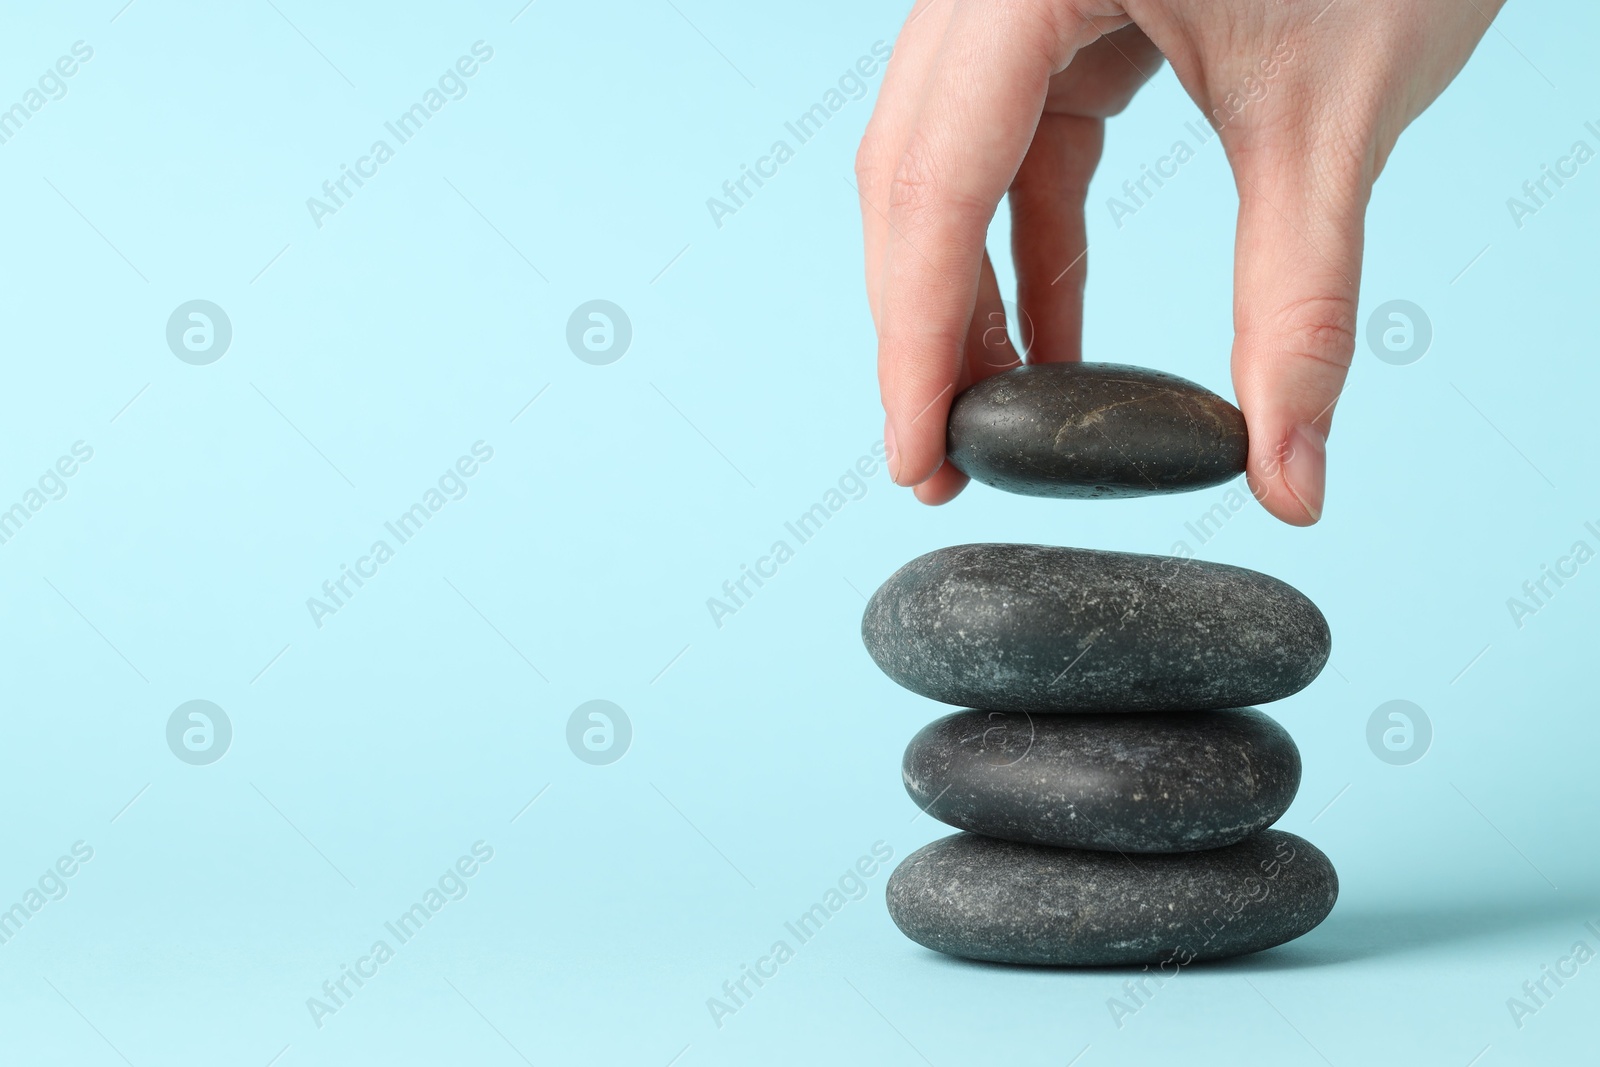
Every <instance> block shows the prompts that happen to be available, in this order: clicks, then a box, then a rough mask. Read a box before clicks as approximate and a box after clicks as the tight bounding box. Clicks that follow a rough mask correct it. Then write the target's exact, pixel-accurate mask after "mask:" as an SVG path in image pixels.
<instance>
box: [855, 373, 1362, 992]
mask: <svg viewBox="0 0 1600 1067" xmlns="http://www.w3.org/2000/svg"><path fill="white" fill-rule="evenodd" d="M949 435H950V439H949V449H948V451H949V456H950V461H951V462H952V463H954V464H955V465H956V466H957V467H959V468H960V469H961V470H962V471H964V472H965V473H967V474H968V475H970V476H971V477H973V478H974V479H976V480H978V481H982V482H985V483H988V484H990V485H993V486H996V487H998V488H1001V489H1005V490H1008V491H1011V492H1016V493H1026V494H1031V495H1035V496H1049V497H1067V498H1076V499H1083V498H1095V499H1099V498H1105V497H1124V496H1136V495H1143V494H1149V493H1161V492H1177V491H1182V490H1188V489H1198V488H1203V487H1206V486H1213V485H1220V484H1222V483H1223V482H1225V481H1228V480H1230V479H1232V478H1235V477H1237V476H1238V475H1239V473H1241V472H1242V471H1243V470H1244V464H1245V457H1246V450H1247V449H1246V445H1247V440H1246V435H1245V424H1244V419H1243V417H1242V416H1241V415H1240V413H1239V411H1238V409H1236V408H1235V407H1233V405H1231V404H1229V403H1228V402H1227V401H1226V400H1223V399H1222V398H1221V397H1218V396H1216V395H1214V394H1212V393H1210V392H1208V391H1206V390H1205V389H1202V388H1201V387H1200V386H1198V385H1195V384H1194V383H1192V382H1188V381H1185V380H1184V379H1182V378H1177V377H1174V376H1172V375H1168V374H1162V373H1158V372H1154V371H1149V370H1144V369H1140V368H1133V367H1124V366H1117V365H1113V364H1103V363H1102V364H1092V363H1090V364H1041V365H1037V366H1029V367H1022V368H1018V369H1017V370H1014V371H1010V372H1007V373H1005V374H1001V375H999V376H996V377H993V378H990V379H988V380H986V381H984V382H982V383H981V384H979V385H977V386H974V387H973V388H971V389H969V390H967V391H966V392H964V393H963V394H962V395H961V396H960V397H958V398H957V400H956V403H955V405H954V407H953V409H952V412H951V418H950V431H949ZM862 635H863V637H864V639H865V641H866V645H867V649H868V651H870V652H871V654H872V657H873V659H874V660H875V661H876V662H877V664H878V666H879V667H881V668H882V669H883V671H884V672H885V673H886V674H888V675H889V677H890V678H892V679H894V680H895V681H896V682H898V683H900V684H901V685H903V686H905V687H906V688H907V689H910V690H911V691H913V692H915V693H918V694H920V695H922V696H925V697H930V698H932V699H934V700H939V701H943V702H945V703H947V704H954V705H957V706H958V707H962V708H966V709H973V710H963V711H957V712H955V713H953V714H950V715H946V716H945V717H944V718H941V719H938V720H937V721H935V722H933V723H931V724H929V725H928V726H927V727H926V728H924V729H923V730H922V732H920V733H919V734H917V735H916V737H915V738H913V739H912V741H911V744H910V746H909V747H908V748H907V749H906V754H905V762H904V767H903V770H904V776H905V785H906V789H907V790H908V791H909V792H910V794H911V798H912V799H913V800H914V801H916V803H917V804H918V805H919V806H920V807H921V808H922V809H923V810H925V811H926V812H927V813H928V814H929V815H932V816H934V817H935V818H938V819H940V820H942V821H943V822H946V823H948V824H950V825H951V826H954V827H957V828H958V829H960V830H961V831H963V832H961V833H957V834H955V835H953V836H950V837H945V838H942V839H940V840H938V841H935V842H933V843H932V844H930V845H927V846H925V847H923V848H921V849H919V850H917V851H916V852H913V853H912V854H911V855H909V856H907V857H906V858H905V860H904V861H903V862H902V863H901V864H900V866H899V867H898V868H897V869H896V870H895V872H894V874H893V875H892V876H891V877H890V879H889V885H888V898H889V913H890V915H891V916H892V917H893V918H894V921H895V923H896V924H897V925H898V926H899V927H900V929H901V930H902V931H903V932H904V933H905V934H906V936H908V937H910V938H911V939H912V940H914V941H917V942H919V943H920V944H923V945H926V946H927V947H929V948H932V949H936V950H938V951H940V952H945V953H949V954H951V955H955V956H962V957H967V958H971V959H980V960H992V961H999V962H1005V963H1032V964H1069V965H1109V964H1134V965H1138V964H1147V965H1160V966H1163V967H1164V968H1165V967H1181V966H1185V965H1187V964H1189V963H1191V962H1194V961H1196V960H1206V959H1219V958H1222V957H1226V956H1235V955H1239V954H1242V953H1247V952H1255V951H1258V950H1260V949H1265V948H1270V947H1272V946H1274V945H1279V944H1282V943H1284V942H1286V941H1289V940H1292V939H1293V938H1296V937H1299V936H1300V935H1301V934H1304V933H1306V932H1307V931H1308V930H1310V929H1312V928H1313V927H1315V926H1316V925H1317V924H1318V923H1320V922H1321V921H1322V920H1323V919H1324V918H1325V917H1326V916H1327V914H1328V913H1329V911H1331V910H1332V908H1333V904H1334V900H1335V898H1336V897H1337V895H1338V879H1337V876H1336V875H1335V874H1334V870H1333V866H1332V865H1331V864H1330V863H1329V862H1328V858H1327V857H1326V856H1325V855H1323V853H1322V852H1320V851H1319V850H1318V849H1317V848H1315V847H1314V846H1312V845H1311V844H1310V843H1309V842H1307V841H1305V840H1303V839H1301V838H1299V837H1296V836H1295V835H1293V834H1290V833H1285V832H1283V831H1280V830H1272V829H1268V827H1270V826H1271V825H1272V824H1273V823H1274V822H1275V821H1277V819H1278V817H1279V816H1281V815H1282V814H1283V813H1284V811H1285V810H1286V809H1287V808H1288V806H1289V804H1290V802H1291V801H1292V800H1293V799H1294V795H1295V791H1296V790H1297V789H1298V788H1299V785H1300V754H1299V751H1298V750H1297V749H1296V748H1295V744H1294V741H1293V740H1292V739H1291V738H1290V737H1289V735H1288V733H1287V732H1285V731H1284V729H1283V727H1281V726H1279V725H1278V723H1277V722H1275V721H1274V720H1273V719H1271V718H1270V717H1268V716H1267V715H1265V714H1263V713H1262V712H1261V711H1258V710H1256V708H1255V707H1253V705H1256V704H1262V703H1266V702H1268V701H1273V700H1279V699H1282V698H1283V697H1287V696H1289V695H1291V694H1293V693H1295V692H1297V691H1299V690H1300V689H1302V688H1303V687H1305V686H1306V685H1307V684H1309V683H1310V682H1311V680H1312V679H1313V678H1315V677H1316V676H1317V673H1318V672H1319V671H1320V670H1321V669H1322V667H1323V665H1324V664H1325V663H1326V662H1327V658H1328V652H1329V634H1328V625H1327V622H1326V620H1324V619H1323V617H1322V613H1321V612H1319V611H1318V610H1317V608H1316V606H1315V605H1314V604H1312V603H1311V602H1310V601H1309V600H1307V599H1306V598H1305V597H1304V596H1303V595H1301V594H1300V593H1299V592H1297V591H1296V590H1295V589H1293V588H1291V587H1289V586H1288V585H1285V584H1284V583H1283V582H1280V581H1278V580H1277V579H1275V578H1271V577H1269V576H1267V575H1265V574H1259V573H1257V572H1255V571H1250V570H1245V569H1243V568H1240V567H1232V566H1227V565H1224V564H1220V563H1207V562H1202V561H1199V560H1195V559H1190V558H1179V557H1168V556H1150V555H1135V554H1132V553H1124V552H1102V551H1091V550H1088V549H1075V548H1058V547H1046V546H1039V545H1016V544H977V545H960V546H957V547H954V548H945V549H940V550H938V551H935V552H930V553H928V554H927V555H925V556H922V557H920V558H918V559H915V560H913V561H912V562H910V563H908V564H906V565H905V566H904V567H902V568H901V569H900V570H899V571H897V572H896V573H895V574H894V575H893V576H892V577H890V578H889V580H888V581H887V582H885V583H884V584H883V586H882V588H880V589H879V590H878V591H877V592H876V593H875V594H874V595H873V597H872V599H871V602H870V603H869V604H868V605H867V611H866V617H865V618H864V619H863V621H862Z"/></svg>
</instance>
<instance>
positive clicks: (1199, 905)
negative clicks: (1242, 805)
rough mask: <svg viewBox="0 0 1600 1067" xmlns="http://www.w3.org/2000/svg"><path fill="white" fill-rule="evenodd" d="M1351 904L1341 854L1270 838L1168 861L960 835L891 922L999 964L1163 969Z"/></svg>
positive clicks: (910, 874)
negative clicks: (1335, 856)
mask: <svg viewBox="0 0 1600 1067" xmlns="http://www.w3.org/2000/svg"><path fill="white" fill-rule="evenodd" d="M1338 896H1339V878H1338V875H1336V874H1335V873H1334V870H1333V865H1332V864H1331V863H1329V862H1328V857H1327V856H1325V855H1323V854H1322V852H1321V851H1320V850H1318V849H1317V848H1316V847H1315V846H1313V845H1312V844H1311V843H1310V842H1308V841H1305V840H1303V839H1301V838H1299V837H1296V836H1295V835H1294V834H1288V833H1284V832H1283V831H1281V830H1263V831H1262V832H1261V833H1259V834H1257V835H1255V836H1254V837H1251V838H1247V839H1246V840H1244V841H1241V842H1239V843H1238V844H1236V845H1229V846H1227V847H1226V848H1216V849H1210V850H1209V851H1206V852H1189V853H1182V854H1177V855H1166V856H1119V855H1118V854H1116V853H1115V852H1090V851H1086V850H1082V849H1070V848H1050V847H1048V846H1045V845H1022V844H1017V843H1016V842H1012V841H997V840H995V839H994V838H990V837H982V836H979V835H977V834H966V833H963V834H956V835H955V836H953V837H946V838H943V839H941V840H938V841H935V842H933V843H932V844H929V845H925V846H924V847H922V848H920V849H918V850H917V851H915V852H913V853H912V854H911V855H909V856H907V857H906V858H905V860H903V861H902V862H901V864H900V866H899V867H897V868H896V869H895V872H894V874H892V875H890V876H889V885H888V898H889V914H890V916H892V917H893V918H894V921H895V924H896V925H897V926H899V927H900V930H901V931H902V932H903V933H904V934H905V935H906V936H907V937H909V938H911V940H913V941H915V942H917V943H918V944H921V945H926V946H927V947H928V948H931V949H935V950H937V951H939V952H944V953H948V954H949V955H952V956H963V957H966V958H968V959H976V960H991V961H994V962H998V963H1034V964H1066V965H1073V966H1099V965H1112V964H1121V965H1128V964H1132V965H1139V964H1148V965H1150V966H1152V967H1159V968H1160V969H1161V970H1162V973H1163V974H1165V975H1168V976H1170V975H1171V974H1175V973H1177V969H1178V968H1180V967H1183V966H1186V965H1187V964H1189V963H1193V962H1196V961H1202V960H1214V959H1222V958H1224V957H1227V956H1238V955H1242V954H1244V953H1246V952H1258V951H1260V950H1261V949H1264V948H1271V947H1272V946H1274V945H1281V944H1283V943H1284V942H1285V941H1291V940H1293V939H1294V938H1297V937H1299V936H1300V935H1301V934H1304V933H1305V932H1306V931H1308V930H1310V929H1312V928H1313V927H1315V926H1316V925H1317V924H1318V923H1320V922H1321V921H1322V920H1323V919H1324V918H1326V917H1327V915H1328V912H1330V911H1332V910H1333V903H1334V901H1335V900H1336V899H1337V898H1338Z"/></svg>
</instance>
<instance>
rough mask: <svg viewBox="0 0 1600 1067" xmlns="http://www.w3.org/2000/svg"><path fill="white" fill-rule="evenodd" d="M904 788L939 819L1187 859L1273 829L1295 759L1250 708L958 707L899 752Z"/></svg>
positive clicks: (1293, 779) (1283, 737)
mask: <svg viewBox="0 0 1600 1067" xmlns="http://www.w3.org/2000/svg"><path fill="white" fill-rule="evenodd" d="M901 772H902V775H903V776H904V779H905V785H906V792H908V793H910V794H911V799H912V800H914V801H916V803H917V806H918V807H919V808H922V809H923V810H924V811H926V812H927V813H928V814H929V815H932V816H933V817H934V818H936V819H940V820H943V821H944V822H947V823H949V824H950V825H951V826H954V827H957V828H958V829H962V830H972V831H975V832H977V833H980V834H987V835H988V836H990V837H999V838H1004V839H1005V840H1007V841H1025V842H1028V843H1031V844H1035V845H1055V846H1058V847H1061V848H1091V849H1105V850H1111V851H1118V852H1194V851H1197V850H1199V849H1206V848H1220V847H1221V846H1223V845H1231V844H1234V843H1235V842H1238V841H1243V840H1244V839H1245V838H1247V837H1249V836H1250V835H1251V834H1253V833H1256V832H1258V831H1260V830H1264V829H1266V828H1267V827H1268V826H1271V825H1272V824H1273V823H1274V822H1276V821H1277V819H1278V817H1279V816H1280V815H1282V814H1283V813H1284V812H1285V811H1286V810H1287V809H1288V807H1289V804H1290V802H1292V801H1293V800H1294V794H1295V791H1296V790H1297V789H1298V788H1299V787H1300V752H1299V750H1298V749H1296V748H1295V745H1294V740H1293V738H1291V737H1290V736H1289V733H1288V731H1287V730H1285V729H1284V728H1283V727H1282V726H1279V725H1278V723H1277V722H1276V721H1274V720H1273V719H1272V718H1271V717H1269V716H1267V715H1264V714H1262V713H1261V712H1260V711H1257V710H1256V709H1255V708H1232V709H1229V710H1225V711H1188V712H1147V713H1143V714H1115V715H1092V714H1091V715H1048V714H1038V715H1034V714H1029V713H1028V712H1022V711H958V712H955V713H954V714H951V715H946V716H945V717H944V718H942V719H938V720H935V721H934V722H932V723H929V724H928V725H927V726H926V727H924V728H923V729H922V731H921V732H920V733H918V734H917V736H916V737H914V738H912V739H911V744H910V745H909V746H907V748H906V755H905V760H904V762H903V763H902V764H901Z"/></svg>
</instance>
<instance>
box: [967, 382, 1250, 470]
mask: <svg viewBox="0 0 1600 1067" xmlns="http://www.w3.org/2000/svg"><path fill="white" fill-rule="evenodd" d="M946 451H947V453H948V454H949V458H950V462H951V464H952V465H954V466H955V467H956V468H957V469H958V470H960V471H962V472H963V473H964V474H966V475H968V476H969V477H971V478H972V479H974V480H975V481H980V482H983V483H984V484H986V485H992V486H994V487H995V488H996V489H1004V490H1005V491H1007V492H1010V493H1023V494H1026V495H1029V496H1048V497H1065V498H1070V499H1080V500H1081V499H1101V498H1110V497H1127V496H1145V495H1148V494H1152V493H1178V492H1185V491H1187V490H1191V489H1204V488H1206V487H1208V486H1213V485H1220V484H1222V483H1223V482H1226V481H1230V480H1231V479H1233V478H1234V477H1236V476H1238V475H1239V474H1241V473H1243V472H1244V467H1245V459H1246V457H1247V455H1248V452H1249V439H1248V437H1247V436H1246V433H1245V423H1244V416H1243V415H1241V414H1240V413H1239V409H1238V408H1236V407H1234V406H1233V405H1232V404H1230V403H1228V402H1227V401H1226V400H1224V399H1223V398H1222V397H1220V396H1217V395H1216V394H1215V393H1212V392H1210V391H1208V390H1206V389H1203V388H1201V387H1200V386H1198V385H1196V384H1194V383H1193V382H1191V381H1187V380H1186V379H1183V378H1179V377H1177V376H1176V375H1172V374H1165V373H1163V372H1161V371H1156V370H1149V369H1147V368H1144V367H1126V366H1121V365H1119V364H1115V363H1038V364H1031V365H1029V366H1025V367H1018V368H1016V369H1015V370H1010V371H1006V372H1005V373H1004V374H997V375H995V376H994V377H992V378H986V379H984V380H983V381H981V382H979V383H978V384H977V385H974V386H973V387H972V388H970V389H968V390H966V391H965V392H964V393H962V394H961V395H960V396H958V397H956V399H955V403H954V404H953V405H952V406H951V409H950V428H949V438H948V442H947V445H946Z"/></svg>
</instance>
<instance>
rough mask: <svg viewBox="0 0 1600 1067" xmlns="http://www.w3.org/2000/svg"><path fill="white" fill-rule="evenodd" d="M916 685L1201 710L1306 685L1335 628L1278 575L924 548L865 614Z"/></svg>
mask: <svg viewBox="0 0 1600 1067" xmlns="http://www.w3.org/2000/svg"><path fill="white" fill-rule="evenodd" d="M861 634H862V639H863V640H864V641H865V642H866V646H867V651H868V652H870V653H871V654H872V658H873V659H874V660H875V661H876V662H877V664H878V666H879V667H880V668H882V670H883V671H884V673H885V674H887V675H888V676H889V677H890V678H893V679H894V680H895V681H896V682H899V683H900V684H901V685H903V686H905V687H906V688H907V689H910V690H911V691H912V692H914V693H919V694H921V695H922V696H925V697H930V698H932V699H934V700H942V701H944V702H945V703H947V704H958V705H961V706H964V707H972V708H981V709H984V710H986V711H1195V710H1202V709H1206V708H1236V707H1246V706H1248V705H1251V704H1264V703H1267V702H1269V701H1273V700H1279V699H1281V698H1283V697H1286V696H1289V695H1290V694H1291V693H1295V692H1298V691H1299V690H1300V689H1303V688H1304V687H1305V686H1306V685H1308V684H1309V683H1310V682H1311V680H1312V679H1313V678H1315V677H1316V676H1317V672H1319V671H1320V670H1321V669H1322V666H1323V664H1324V663H1326V662H1327V660H1328V652H1329V646H1330V638H1329V634H1328V624H1327V621H1326V620H1325V619H1324V618H1323V617H1322V613H1321V612H1320V611H1318V610H1317V607H1316V605H1315V604H1313V603H1311V601H1309V600H1307V599H1306V598H1305V597H1304V596H1303V595H1301V594H1300V593H1299V592H1297V591H1296V590H1294V589H1293V588H1291V587H1290V586H1288V585H1286V584H1284V583H1283V582H1280V581H1278V580H1277V579H1276V578H1272V577H1269V576H1267V575H1265V574H1260V573H1258V572H1256V571H1250V570H1245V569H1244V568H1242V567H1233V566H1229V565H1227V564H1223V563H1209V562H1204V561H1201V560H1195V559H1188V560H1185V559H1181V558H1178V557H1172V556H1146V555H1137V554H1134V553H1130V552H1100V551H1095V550H1092V549H1082V548H1056V547H1049V546H1043V545H1010V544H978V545H956V546H954V547H951V548H941V549H938V550H936V551H933V552H929V553H927V554H926V555H923V556H919V557H918V558H916V559H914V560H912V561H911V562H910V563H908V564H906V565H905V566H904V567H901V568H900V569H899V570H898V571H896V572H895V573H894V574H893V575H892V576H890V578H889V580H888V581H886V582H884V583H883V585H882V586H881V587H880V588H879V589H878V591H877V592H876V593H874V594H873V595H872V599H871V600H870V601H869V602H868V604H867V611H866V615H865V616H864V617H863V618H862V620H861Z"/></svg>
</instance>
